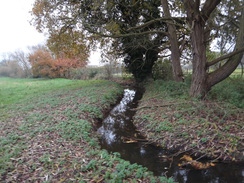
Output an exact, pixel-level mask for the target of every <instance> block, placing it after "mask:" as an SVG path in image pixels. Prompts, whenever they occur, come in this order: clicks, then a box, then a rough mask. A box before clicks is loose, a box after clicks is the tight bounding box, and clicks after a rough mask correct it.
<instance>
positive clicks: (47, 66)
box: [29, 49, 86, 78]
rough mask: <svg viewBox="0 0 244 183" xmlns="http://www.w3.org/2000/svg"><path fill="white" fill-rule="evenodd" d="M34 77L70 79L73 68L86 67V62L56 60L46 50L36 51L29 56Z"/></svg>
mask: <svg viewBox="0 0 244 183" xmlns="http://www.w3.org/2000/svg"><path fill="white" fill-rule="evenodd" d="M29 61H30V63H31V65H32V73H33V77H48V78H69V71H70V69H71V68H78V67H84V66H85V65H86V62H84V61H81V60H80V59H78V58H72V59H71V58H64V57H60V58H57V59H54V58H53V57H52V56H51V53H50V52H49V51H48V50H46V49H39V50H36V51H35V52H34V53H33V54H30V55H29Z"/></svg>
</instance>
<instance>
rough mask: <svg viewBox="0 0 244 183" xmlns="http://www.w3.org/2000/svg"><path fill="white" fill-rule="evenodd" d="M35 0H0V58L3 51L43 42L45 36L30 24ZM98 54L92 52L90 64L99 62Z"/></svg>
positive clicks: (11, 50)
mask: <svg viewBox="0 0 244 183" xmlns="http://www.w3.org/2000/svg"><path fill="white" fill-rule="evenodd" d="M34 2H35V0H0V25H1V27H0V60H1V59H2V57H3V55H4V54H5V53H11V52H14V51H16V50H23V51H27V47H28V46H35V45H38V44H44V43H45V36H44V34H42V33H39V32H38V31H37V30H36V29H35V27H34V26H32V25H30V23H29V21H30V20H31V18H32V17H31V14H30V13H29V12H30V11H31V9H32V6H33V4H34ZM99 56H100V55H99V54H98V53H93V54H92V55H91V57H90V59H89V60H90V62H91V64H98V63H99Z"/></svg>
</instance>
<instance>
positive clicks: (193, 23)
mask: <svg viewBox="0 0 244 183" xmlns="http://www.w3.org/2000/svg"><path fill="white" fill-rule="evenodd" d="M219 3H220V0H206V1H205V3H203V4H201V1H200V0H195V1H192V0H184V4H185V9H186V12H187V21H188V24H189V26H190V28H191V34H190V36H191V45H192V54H193V60H192V63H193V73H192V84H191V91H190V94H191V96H193V97H199V96H201V97H204V96H205V95H206V94H207V92H208V91H209V90H210V89H211V87H212V86H214V85H215V84H217V83H219V82H220V81H222V80H224V79H225V78H226V77H228V76H229V75H230V74H231V73H232V72H233V71H234V70H235V68H236V67H237V66H238V64H239V63H240V61H241V57H242V53H238V52H236V53H238V54H233V55H232V57H230V58H229V59H228V61H227V62H226V63H225V64H224V65H223V66H222V67H220V68H218V69H217V70H215V71H214V72H212V73H210V74H208V73H207V67H209V66H211V65H213V64H216V63H217V61H218V60H214V61H212V62H209V63H207V57H206V51H207V50H206V47H207V44H208V40H207V39H208V38H209V36H208V35H207V32H205V31H206V30H208V29H207V28H208V25H209V24H208V20H209V18H210V16H211V13H212V12H213V11H214V10H215V9H216V7H217V5H218V4H219ZM201 7H202V8H201ZM243 26H244V10H243V9H242V16H241V18H240V28H239V33H238V38H237V40H236V46H235V51H238V50H240V51H243V47H244V43H243V40H244V37H243V36H244V27H243ZM229 56H231V55H228V56H227V57H226V58H228V57H229ZM220 60H222V59H220ZM220 60H219V61H220Z"/></svg>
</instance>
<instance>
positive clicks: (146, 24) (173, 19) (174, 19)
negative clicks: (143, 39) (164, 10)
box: [128, 17, 186, 31]
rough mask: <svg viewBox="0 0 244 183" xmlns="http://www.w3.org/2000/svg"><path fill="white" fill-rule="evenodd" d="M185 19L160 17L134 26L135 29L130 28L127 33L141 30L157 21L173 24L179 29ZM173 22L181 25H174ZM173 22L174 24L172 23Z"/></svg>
mask: <svg viewBox="0 0 244 183" xmlns="http://www.w3.org/2000/svg"><path fill="white" fill-rule="evenodd" d="M185 19H186V18H184V17H162V18H156V19H154V20H151V21H148V22H146V23H144V24H142V25H138V26H135V27H131V28H129V29H128V31H131V30H135V29H141V28H145V27H147V26H149V25H151V24H153V23H155V22H158V21H163V22H164V23H167V24H168V23H170V24H173V25H176V26H181V27H184V26H183V25H182V24H183V23H184V22H185ZM168 20H170V22H168ZM175 21H177V22H181V23H182V24H179V23H175ZM173 22H174V23H173Z"/></svg>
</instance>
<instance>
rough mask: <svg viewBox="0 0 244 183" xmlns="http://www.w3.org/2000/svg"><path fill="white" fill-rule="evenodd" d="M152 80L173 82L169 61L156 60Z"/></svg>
mask: <svg viewBox="0 0 244 183" xmlns="http://www.w3.org/2000/svg"><path fill="white" fill-rule="evenodd" d="M152 73H153V78H154V79H162V80H165V81H169V80H173V71H172V65H171V62H170V60H168V59H165V60H158V61H157V62H156V63H155V64H154V66H153V69H152Z"/></svg>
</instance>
